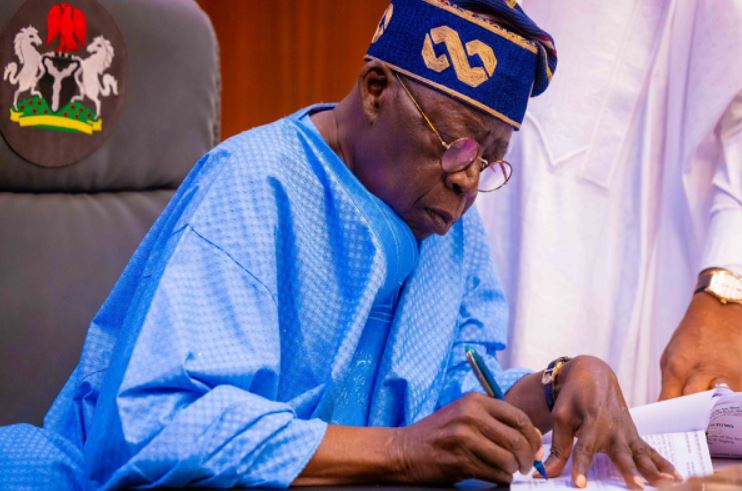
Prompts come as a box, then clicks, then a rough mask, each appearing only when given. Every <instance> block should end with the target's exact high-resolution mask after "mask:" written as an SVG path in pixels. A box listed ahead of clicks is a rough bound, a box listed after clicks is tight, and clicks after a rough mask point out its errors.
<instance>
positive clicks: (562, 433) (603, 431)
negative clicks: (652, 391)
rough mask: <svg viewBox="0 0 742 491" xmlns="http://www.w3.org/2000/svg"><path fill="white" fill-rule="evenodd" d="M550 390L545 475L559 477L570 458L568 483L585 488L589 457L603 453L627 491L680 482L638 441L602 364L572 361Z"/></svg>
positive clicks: (672, 470) (588, 358) (617, 390)
mask: <svg viewBox="0 0 742 491" xmlns="http://www.w3.org/2000/svg"><path fill="white" fill-rule="evenodd" d="M556 388H557V389H558V396H557V399H556V403H555V404H554V409H553V410H552V413H551V414H552V424H553V439H552V445H551V454H550V455H549V458H548V459H547V460H546V462H545V466H546V471H547V474H548V475H549V477H555V476H558V475H560V474H561V473H562V471H563V470H564V467H565V465H566V464H567V461H568V460H569V457H570V454H571V455H572V482H574V484H575V486H577V487H580V488H582V487H585V486H586V485H587V472H588V468H589V467H590V464H591V462H592V460H593V456H594V455H595V454H596V453H605V454H607V455H608V456H609V457H610V459H611V460H612V461H613V463H614V464H615V466H616V468H617V469H618V471H619V472H620V473H621V475H622V476H623V478H624V480H625V481H626V485H627V486H628V487H629V488H630V489H642V488H643V484H644V482H646V481H645V480H644V479H646V480H647V481H649V482H650V483H652V484H653V485H657V484H659V483H661V482H672V481H673V480H681V479H682V476H680V474H678V472H677V471H676V470H675V468H674V467H673V465H672V464H670V462H668V461H667V460H665V459H664V458H663V457H662V456H661V455H660V454H659V453H657V451H656V450H654V449H653V448H652V447H651V446H649V445H648V444H647V443H646V442H644V440H642V439H641V438H640V437H639V434H638V433H637V431H636V427H635V426H634V422H633V420H632V419H631V415H630V414H629V409H628V407H626V402H625V401H624V398H623V395H622V394H621V389H620V387H619V385H618V380H617V379H616V376H615V374H614V373H613V371H612V370H611V369H610V367H609V366H608V365H607V364H606V363H605V362H603V361H602V360H600V359H598V358H595V357H592V356H578V357H576V358H574V359H572V360H571V361H569V362H568V363H566V364H565V365H564V367H563V368H562V370H561V371H560V372H559V375H558V377H557V387H556ZM574 437H577V443H576V444H575V445H574V449H573V442H574Z"/></svg>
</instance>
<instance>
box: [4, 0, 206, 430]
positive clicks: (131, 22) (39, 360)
mask: <svg viewBox="0 0 742 491" xmlns="http://www.w3.org/2000/svg"><path fill="white" fill-rule="evenodd" d="M61 3H62V0H28V2H25V3H24V2H23V1H21V0H2V2H0V26H1V27H0V28H2V29H4V30H3V31H0V39H2V40H3V41H2V42H3V43H5V45H4V46H0V56H2V58H0V63H2V66H0V72H2V73H3V75H4V79H2V80H0V108H2V109H4V111H3V112H2V113H0V129H2V128H6V129H7V128H8V127H10V128H11V129H8V130H7V132H6V131H3V138H0V425H4V424H9V423H17V422H30V423H35V424H39V423H41V421H42V418H43V415H44V413H45V412H46V410H47V409H48V407H49V405H50V404H51V402H52V400H53V399H54V397H55V396H56V394H57V393H58V391H59V390H60V389H61V387H62V385H63V383H64V382H65V380H66V379H67V378H68V376H69V374H70V373H71V371H72V369H73V368H74V366H75V364H76V363H77V361H78V359H79V355H80V349H81V347H82V343H83V340H84V336H85V332H86V330H87V326H88V324H89V322H90V320H91V319H92V318H93V316H94V314H95V312H96V311H97V310H98V308H99V307H100V305H101V304H102V302H103V301H104V300H105V297H106V296H107V294H108V292H109V291H110V289H111V288H112V286H113V284H114V282H115V280H116V278H117V277H118V276H119V274H120V273H121V271H122V270H123V268H124V266H125V264H126V262H127V260H128V259H129V257H130V255H131V254H132V252H133V251H134V249H135V248H136V246H137V244H138V243H139V242H140V240H141V239H142V237H143V236H144V234H145V233H146V231H147V230H148V229H149V227H150V225H151V224H152V222H153V221H154V219H155V218H156V217H157V215H158V214H159V213H160V212H161V210H162V209H163V208H164V206H165V205H166V203H167V201H168V200H169V199H170V197H171V196H172V194H173V192H174V190H175V189H176V188H177V186H178V185H179V184H180V182H181V180H182V179H183V178H184V177H185V175H186V174H187V172H188V171H189V170H190V168H191V167H192V166H193V164H194V163H195V161H196V160H197V159H198V158H199V157H200V156H201V155H202V154H204V153H205V152H206V151H207V150H209V149H210V148H211V147H213V146H214V145H215V144H216V143H217V141H218V133H219V106H220V76H219V73H220V71H219V59H218V46H217V40H216V36H215V34H214V31H213V29H212V26H211V23H210V21H209V19H208V17H207V16H206V14H205V13H204V12H203V11H202V10H201V9H200V8H199V7H198V5H197V4H196V3H195V2H194V1H192V0H177V1H173V0H125V1H122V0H67V3H68V6H67V7H65V6H61V5H60V4H61ZM70 5H71V7H72V10H69V11H66V12H65V11H64V9H69V8H70V7H69V6H70ZM100 7H102V9H103V10H102V11H103V14H105V13H106V12H107V15H108V19H109V20H112V21H113V24H115V26H117V28H118V31H117V32H118V34H117V33H116V32H114V31H115V30H116V29H115V28H112V27H111V25H112V24H111V23H110V22H109V23H108V24H106V22H105V17H106V15H103V14H101V11H100ZM55 8H56V9H57V10H55V11H52V9H55ZM39 12H40V13H39ZM80 12H82V14H80ZM19 15H20V17H19ZM81 18H83V19H84V21H85V22H81V21H80V19H81ZM85 23H86V24H85ZM81 24H83V26H84V28H83V27H81ZM18 26H23V27H30V26H33V27H34V29H36V30H37V31H38V36H39V38H40V39H39V41H40V42H37V43H36V44H34V43H33V40H32V39H26V40H25V41H24V39H23V38H22V37H17V36H18V34H19V33H20V32H21V31H20V30H17V31H16V30H15V29H16V28H18ZM8 29H10V31H9V30H8ZM19 29H20V28H19ZM106 29H108V30H109V31H110V32H104V31H105V30H106ZM24 32H25V34H26V35H27V36H31V34H33V33H32V31H31V30H28V31H24ZM99 35H103V36H104V37H105V38H107V39H108V40H109V41H111V43H109V44H110V46H113V51H110V53H109V59H108V60H107V61H108V63H107V64H106V63H102V64H101V63H99V64H98V65H97V67H98V68H89V67H90V66H93V65H91V64H89V65H85V67H88V68H85V70H88V72H87V74H86V72H85V70H83V68H84V66H83V62H82V60H83V59H87V58H86V57H88V56H92V55H93V54H98V53H99V51H100V50H96V48H95V47H93V48H91V45H92V44H93V43H95V42H99V44H100V45H99V46H98V47H99V48H100V47H101V46H104V45H105V42H104V41H101V40H100V39H98V36H99ZM65 36H66V38H65ZM117 36H118V37H117ZM51 38H54V40H53V43H51V44H48V43H47V41H48V40H50V39H51ZM16 39H17V40H18V41H19V42H18V43H15V41H16ZM112 40H113V41H116V40H118V41H119V44H120V41H121V40H123V43H124V45H125V46H121V45H116V42H113V41H112ZM23 42H26V45H25V46H26V47H28V46H30V48H28V49H29V50H30V49H31V48H35V49H36V50H37V51H38V52H39V53H43V52H46V53H47V54H46V55H44V56H43V57H42V58H39V62H38V63H40V64H41V65H43V66H42V68H39V70H40V71H43V72H44V77H46V78H43V77H42V78H38V80H37V81H36V89H37V94H40V95H37V96H34V91H33V90H32V88H33V87H31V88H28V90H27V91H26V92H25V93H23V94H21V95H20V97H19V101H20V102H18V103H17V104H16V105H15V106H13V98H14V94H15V92H16V91H17V90H19V89H21V84H23V83H24V78H23V77H22V76H21V75H20V74H21V72H22V69H23V67H24V65H23V62H25V63H26V64H30V63H32V61H33V60H32V58H33V56H31V55H30V54H29V55H27V56H25V59H23V60H21V59H20V58H19V57H18V56H17V55H18V52H19V50H20V49H21V48H23V46H24V44H23ZM65 42H66V43H67V46H66V47H65V45H64V44H63V43H65ZM75 43H77V44H79V46H77V48H78V50H77V51H74V49H72V48H74V45H75ZM110 46H109V48H110ZM54 50H57V51H56V52H53V51H54ZM65 50H67V51H69V53H68V54H64V53H65ZM29 53H32V52H31V51H29ZM110 55H113V61H112V62H111V56H110ZM65 57H66V58H67V60H65V59H64V58H65ZM11 63H15V65H16V66H15V67H10V66H9V65H10V64H11ZM38 63H37V64H38ZM76 63H77V64H79V67H81V68H80V70H79V72H78V70H77V67H78V65H76ZM72 65H75V66H72ZM70 66H72V68H70V69H69V70H68V75H69V76H67V75H64V74H63V75H60V73H62V72H64V71H65V70H67V68H69V67H70ZM26 68H28V67H26ZM37 68H38V67H37ZM106 69H108V73H109V74H108V77H107V76H106ZM29 70H30V69H29ZM96 70H97V72H98V73H97V74H96ZM52 72H56V74H55V73H52ZM73 72H75V73H74V74H73ZM28 73H31V75H30V77H32V78H31V79H30V80H31V85H33V82H34V79H33V77H34V75H33V70H30V71H28V72H27V74H26V78H25V80H26V83H27V81H28V80H29V75H28ZM39 73H40V72H39ZM65 76H66V77H67V78H64V77H65ZM54 77H57V78H58V79H59V80H61V81H62V82H64V84H62V82H60V84H61V85H59V86H58V87H57V88H55V87H54V83H55V80H56V79H55V78H54ZM85 77H88V78H85ZM107 78H108V80H107ZM112 79H115V83H113V82H112ZM65 84H66V85H65ZM116 84H117V87H116V88H115V89H116V90H114V89H113V88H112V87H111V86H112V85H116ZM96 85H97V87H95V86H96ZM107 85H108V88H106V86H107ZM55 94H56V95H55ZM75 94H78V95H83V97H82V100H78V101H77V102H75V99H74V95H75ZM106 94H108V95H106ZM34 97H36V99H34ZM55 97H56V98H57V100H56V101H54V100H53V99H55ZM60 97H61V98H62V99H63V100H59V98H60ZM70 97H72V98H70ZM96 98H97V99H98V100H99V101H103V103H102V104H103V105H102V108H101V107H99V106H97V105H96ZM117 98H118V99H117ZM117 100H121V104H120V107H119V109H116V110H117V111H118V115H115V114H114V109H115V105H116V104H115V102H116V101H117ZM24 101H25V104H24ZM29 101H30V102H29ZM33 101H36V103H37V104H38V107H36V106H34V107H26V106H33V104H34V102H33ZM65 104H70V105H69V106H65ZM75 104H77V105H75ZM22 105H23V106H24V108H23V109H21V107H20V106H22ZM53 106H54V107H55V109H54V110H53ZM63 106H64V107H69V108H72V107H73V106H74V107H75V109H76V108H78V107H81V108H84V109H80V111H81V114H83V120H86V119H88V118H86V117H85V115H84V112H86V111H87V112H88V115H90V114H92V112H93V111H94V110H96V109H97V111H98V112H97V113H96V114H98V119H99V120H102V122H103V125H102V127H100V126H99V127H97V128H96V127H95V126H94V125H95V124H96V114H92V116H91V117H92V119H88V121H86V122H85V125H87V126H90V127H91V128H92V129H87V127H86V126H85V125H83V126H80V125H79V123H78V122H75V121H72V122H66V120H62V119H60V117H61V116H59V113H58V112H59V111H61V109H60V108H61V107H63ZM7 108H10V116H9V113H8V112H7ZM112 108H114V109H112ZM37 110H38V111H39V112H38V113H36V112H33V114H32V111H37ZM44 111H47V112H44ZM48 111H51V112H52V113H54V114H58V117H56V119H54V118H53V119H42V118H34V117H32V116H42V115H46V116H49V115H50V113H49V112H48ZM55 111H57V112H55ZM106 111H108V113H106ZM75 114H76V113H75ZM65 116H67V115H66V114H65ZM13 118H15V119H13ZM23 118H28V119H23ZM69 119H70V121H71V118H69ZM78 119H79V118H78ZM21 123H23V124H21ZM3 124H5V126H3ZM24 125H25V126H24ZM54 125H61V126H65V125H68V126H70V127H71V128H73V129H69V128H67V129H61V128H60V127H53V128H50V126H54ZM74 128H77V129H74ZM80 128H82V129H80ZM85 131H88V132H91V133H92V136H91V135H85V134H84V132H85ZM13 132H15V133H13ZM23 132H25V133H23ZM19 135H20V137H21V138H25V140H24V141H23V142H22V144H23V145H25V146H26V148H25V149H24V148H21V147H22V146H23V145H20V147H19V144H18V143H17V142H16V141H14V140H13V138H16V139H17V138H18V137H19ZM101 135H102V136H103V137H104V138H103V139H102V141H100V142H98V144H97V146H95V145H94V147H95V148H87V149H85V148H83V149H82V151H81V152H78V154H80V155H83V157H82V158H81V159H79V160H78V161H77V162H74V163H71V164H70V163H69V162H63V161H64V159H67V160H69V159H70V158H72V159H73V160H74V159H75V156H74V155H75V152H77V151H78V150H80V148H79V147H77V146H75V145H73V146H72V147H70V146H69V144H68V143H65V142H66V140H64V137H66V136H69V137H70V138H72V139H73V140H74V139H75V138H77V140H75V141H78V142H79V145H87V143H86V142H88V141H89V140H85V139H84V137H90V138H93V137H96V138H99V137H101ZM65 145H66V147H65ZM37 146H38V148H37ZM42 146H43V148H41V147H42ZM63 147H65V148H63ZM85 154H87V156H85ZM21 155H24V156H25V157H26V158H24V157H23V156H21ZM70 155H72V157H70ZM29 159H30V160H34V159H37V160H40V161H43V160H44V159H47V162H46V165H47V166H46V167H44V166H40V165H37V164H38V162H33V163H32V162H30V161H29ZM55 159H57V161H55ZM60 159H61V160H60ZM49 160H50V161H51V164H50V163H49ZM60 162H61V163H66V164H69V165H64V166H59V165H60ZM49 165H52V166H51V167H50V166H49Z"/></svg>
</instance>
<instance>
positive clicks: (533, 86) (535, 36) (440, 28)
mask: <svg viewBox="0 0 742 491" xmlns="http://www.w3.org/2000/svg"><path fill="white" fill-rule="evenodd" d="M469 9H472V10H480V11H483V12H487V13H491V14H494V15H495V16H497V17H498V18H500V19H502V20H503V22H504V23H508V24H509V25H513V26H514V27H515V28H517V29H518V31H519V32H522V33H523V34H524V35H526V36H527V37H523V36H521V35H519V34H516V33H514V32H511V31H509V30H507V29H505V28H503V27H502V26H500V25H498V24H495V23H494V22H493V21H491V20H489V19H487V18H486V17H485V16H484V15H481V14H477V13H475V12H473V11H472V10H469ZM366 57H367V58H368V59H377V60H380V61H383V62H384V63H386V64H387V65H389V67H390V68H392V69H393V70H395V71H397V72H399V73H403V74H405V75H407V76H408V77H411V78H413V79H415V80H418V81H419V82H421V83H424V84H426V85H428V86H430V87H433V88H435V89H438V90H440V91H442V92H445V93H447V94H449V95H451V96H452V97H455V98H457V99H459V100H461V101H464V102H466V103H467V104H470V105H472V106H474V107H476V108H478V109H480V110H482V111H484V112H486V113H488V114H491V115H492V116H495V117H496V118H498V119H500V120H502V121H504V122H505V123H507V124H509V125H511V126H513V127H514V128H516V129H518V128H520V124H521V122H522V121H523V115H524V114H525V111H526V106H527V104H528V98H529V97H530V96H536V95H538V94H540V93H541V92H543V91H544V90H546V87H547V86H548V85H549V81H550V80H551V77H552V74H553V73H554V71H555V70H556V61H557V58H556V49H555V48H554V41H553V39H552V38H551V36H549V34H547V33H546V32H544V31H543V30H541V29H540V28H539V27H538V26H537V25H536V24H535V23H534V22H533V21H532V20H531V19H530V18H529V17H528V16H527V15H526V14H525V12H523V10H522V9H521V8H520V6H519V5H518V4H517V3H516V2H515V1H514V0H450V1H447V0H392V2H391V3H390V4H389V6H388V7H387V9H386V10H385V11H384V14H383V16H382V18H381V21H380V22H379V26H378V28H377V29H376V32H375V33H374V36H373V39H372V40H371V46H369V49H368V52H367V54H366Z"/></svg>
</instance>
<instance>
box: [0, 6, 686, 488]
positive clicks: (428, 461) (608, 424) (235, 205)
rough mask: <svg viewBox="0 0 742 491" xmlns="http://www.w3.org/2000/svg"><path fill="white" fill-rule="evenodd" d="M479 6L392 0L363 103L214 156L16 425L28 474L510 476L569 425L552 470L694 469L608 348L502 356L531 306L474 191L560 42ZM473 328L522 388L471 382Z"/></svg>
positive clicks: (501, 377) (19, 460)
mask: <svg viewBox="0 0 742 491" xmlns="http://www.w3.org/2000/svg"><path fill="white" fill-rule="evenodd" d="M461 4H462V5H465V6H466V7H467V8H468V9H470V10H464V9H463V8H461V7H460V6H457V5H456V4H455V3H454V2H443V1H438V0H394V1H393V3H392V4H391V5H390V6H389V7H388V8H387V10H386V11H385V13H384V16H383V18H382V20H381V22H380V24H379V27H378V29H377V31H376V34H375V35H374V37H373V41H372V44H371V47H370V48H369V51H368V56H367V61H366V64H365V66H364V68H363V70H362V72H361V75H360V77H359V80H358V83H357V85H356V86H355V87H354V88H353V89H352V90H351V92H350V93H349V94H348V96H347V97H346V98H345V99H344V100H343V101H342V102H341V103H340V104H338V105H337V106H327V105H323V106H313V107H310V108H307V109H304V110H302V111H299V112H298V113H296V114H294V115H293V116H290V117H288V118H285V119H282V120H280V121H278V122H276V123H273V124H271V125H267V126H264V127H262V128H257V129H254V130H252V131H249V132H246V133H243V134H242V135H239V136H237V137H235V138H233V139H231V140H229V141H227V142H225V143H223V144H221V145H220V146H218V147H217V148H215V149H214V150H213V151H211V152H210V153H209V154H208V155H206V156H205V157H204V158H203V159H202V160H201V161H200V162H199V163H198V164H197V165H196V167H195V168H194V170H193V171H192V172H191V174H190V175H189V177H188V178H187V179H186V181H185V182H184V183H183V185H182V186H181V188H180V190H179V191H178V193H177V194H176V196H175V197H174V198H173V200H172V202H171V203H170V204H169V206H168V207H167V209H166V211H165V212H164V213H163V215H162V216H161V217H160V218H159V220H158V221H157V222H156V224H155V225H154V227H153V228H152V230H151V231H150V232H149V234H148V235H147V237H146V238H145V240H144V241H143V243H142V244H141V245H140V247H139V248H138V250H137V252H136V253H135V254H134V256H133V258H132V260H131V262H130V263H129V265H128V266H127V268H126V271H125V272H124V273H123V275H122V277H121V279H120V280H119V282H118V283H117V285H116V287H115V288H114V290H113V292H112V293H111V294H110V296H109V298H108V299H107V301H106V302H105V304H104V305H103V307H102V308H101V310H100V311H99V313H98V315H97V316H96V317H95V319H94V320H93V322H92V324H91V326H90V331H89V334H88V337H87V340H86V343H85V347H84V350H83V353H82V357H81V360H80V364H79V365H78V367H77V368H76V370H75V372H74V373H73V375H72V377H71V378H70V380H69V382H68V383H67V385H66V386H65V388H64V389H63V391H62V393H61V394H60V396H59V397H58V399H57V400H56V402H55V403H54V405H53V407H52V408H51V410H50V411H49V414H48V415H47V418H46V421H45V428H44V429H43V430H40V429H35V428H31V427H28V426H20V427H15V428H9V429H6V430H5V431H4V432H2V433H0V448H2V447H3V444H4V445H6V448H8V447H10V445H11V443H10V442H14V443H13V445H15V446H14V453H13V454H11V456H10V457H8V454H7V453H6V457H5V459H6V460H5V462H4V463H3V464H2V467H0V468H2V469H4V470H5V471H6V472H7V470H8V469H11V470H15V473H13V472H9V474H10V479H16V481H17V482H24V481H23V479H31V478H30V477H29V475H32V474H34V475H39V473H40V472H41V471H42V470H44V469H49V468H50V467H49V466H50V464H48V461H49V460H50V459H51V460H53V463H54V465H55V466H56V467H54V470H55V472H56V471H58V472H59V473H65V472H66V473H69V474H72V475H76V476H79V478H81V479H83V483H84V485H85V486H87V487H93V488H98V487H100V488H113V487H121V486H135V485H155V486H164V485H169V486H180V485H186V484H199V485H204V486H220V487H225V486H288V485H290V484H295V485H307V484H340V483H363V482H404V483H452V482H456V481H458V480H462V479H465V478H469V477H472V476H475V477H479V478H482V479H488V480H491V481H497V482H509V481H510V480H511V479H512V475H513V473H514V472H516V471H518V470H520V471H521V472H528V471H529V469H530V468H531V464H532V462H533V460H534V458H537V457H538V458H540V457H541V453H542V452H541V451H540V434H539V431H538V430H537V428H539V429H540V430H541V431H546V430H548V429H550V428H552V427H553V430H554V444H553V446H552V448H553V450H552V453H551V455H550V456H549V458H548V460H547V462H546V467H547V470H548V472H549V474H551V475H556V474H559V473H561V472H562V470H563V468H564V466H565V464H566V462H567V459H568V458H569V456H570V454H572V456H573V468H572V469H573V471H572V472H573V479H574V481H575V483H576V484H577V485H578V486H585V485H586V475H587V468H588V466H589V464H590V462H591V459H592V456H593V455H594V453H596V452H605V453H608V454H609V455H610V456H611V457H612V459H613V461H614V462H615V463H616V465H617V467H618V469H619V470H620V472H621V474H622V475H623V476H624V478H625V480H626V483H627V485H629V486H630V487H632V488H639V487H641V485H642V482H643V478H646V479H647V480H649V481H650V482H653V483H657V482H660V481H668V480H672V479H673V478H674V477H676V476H677V473H676V472H675V470H674V469H673V467H672V465H670V464H669V463H668V462H667V461H665V460H664V459H663V458H662V457H661V456H659V454H657V453H656V452H655V451H654V450H653V449H652V448H651V447H649V446H648V445H647V444H646V443H644V442H643V441H642V440H641V439H640V437H639V436H638V435H637V432H636V429H635V427H634V425H633V423H632V421H631V418H630V416H629V414H628V411H627V408H626V404H625V402H624V400H623V397H622V395H621V391H620V389H619V386H618V383H617V381H616V377H615V376H614V375H613V373H612V372H611V370H610V369H609V368H608V366H607V365H606V364H605V363H603V362H601V361H600V360H598V359H596V358H592V357H576V358H574V359H572V360H563V359H559V360H556V361H555V362H554V363H552V364H551V366H550V367H549V375H550V376H549V377H546V378H544V379H543V381H542V373H530V374H529V373H528V372H526V371H524V370H503V369H501V368H500V366H499V364H498V362H497V360H496V357H495V355H496V353H497V352H498V351H500V350H502V349H504V340H505V331H504V328H505V324H506V311H507V309H506V307H505V304H504V301H503V298H502V295H501V293H500V290H499V287H498V284H497V282H496V280H495V277H494V275H493V271H492V267H491V264H490V258H489V253H488V250H487V247H486V245H485V238H484V232H483V228H482V225H481V223H480V220H479V217H478V215H477V214H476V212H475V211H474V210H470V211H468V212H467V210H469V208H470V207H471V205H472V203H473V202H474V199H475V197H476V196H477V193H478V190H486V191H489V190H493V189H496V188H497V187H500V186H502V185H504V184H505V183H506V182H507V180H508V179H509V177H510V173H511V168H510V166H509V164H507V163H506V162H504V161H502V160H501V159H502V157H503V154H504V152H505V149H506V147H507V144H508V140H509V139H510V136H511V133H512V131H513V129H514V128H518V127H519V125H520V122H521V120H522V117H523V113H524V111H525V106H526V102H527V100H528V97H529V96H530V95H531V94H533V95H537V94H538V93H540V92H541V91H543V90H544V89H545V88H546V86H547V85H548V82H549V79H550V77H551V73H552V72H553V70H554V68H555V66H556V59H555V51H554V48H553V44H552V42H551V38H550V37H549V36H548V35H547V34H546V33H544V32H543V31H541V30H540V29H538V27H537V26H536V25H535V24H533V22H532V21H531V20H530V19H529V18H528V17H527V16H526V15H525V14H524V13H523V12H522V10H521V9H520V8H519V7H518V6H517V5H515V4H514V2H505V1H492V0H487V1H485V0H481V1H477V2H472V1H467V2H461ZM474 9H476V10H478V11H479V13H478V14H475V13H473V12H472V10H474ZM493 19H500V20H501V25H498V24H497V23H496V22H495V21H494V20H493ZM503 26H509V28H510V29H512V30H506V29H505V28H504V27H503ZM515 31H517V33H516V32H515ZM518 33H520V34H518ZM532 342H538V340H535V339H534V340H533V341H532ZM465 345H474V346H477V347H478V348H479V349H480V351H481V352H483V354H484V359H485V361H486V363H487V364H488V365H489V367H490V368H491V370H492V371H493V372H494V373H495V376H496V378H497V381H498V382H499V384H500V385H501V386H502V387H503V389H504V390H505V391H506V393H507V401H506V402H505V401H498V400H495V399H490V398H487V397H485V396H484V395H482V394H476V393H474V394H467V393H469V392H473V391H476V390H477V389H478V385H477V382H476V378H475V376H474V375H473V374H472V373H471V372H470V371H469V369H468V367H467V365H466V362H465V357H464V346H465ZM575 436H576V437H577V438H578V443H577V445H576V446H575V449H574V451H572V443H573V437H575ZM21 441H25V442H28V444H27V445H26V449H27V450H28V452H27V453H24V452H25V450H24V445H23V444H19V443H18V442H21ZM39 448H43V451H39ZM19 455H21V457H18V456H19ZM29 455H31V456H29ZM13 459H15V460H13ZM8 462H11V464H13V463H15V464H14V465H15V467H14V466H13V465H11V464H8ZM642 476H643V477H642ZM16 481H10V482H16Z"/></svg>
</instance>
